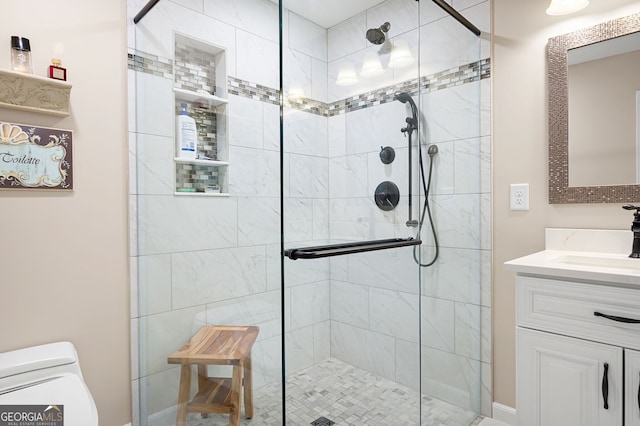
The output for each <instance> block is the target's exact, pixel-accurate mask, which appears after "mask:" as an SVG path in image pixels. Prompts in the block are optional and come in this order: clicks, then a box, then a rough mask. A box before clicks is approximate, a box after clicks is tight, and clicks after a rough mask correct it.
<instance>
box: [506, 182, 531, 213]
mask: <svg viewBox="0 0 640 426" xmlns="http://www.w3.org/2000/svg"><path fill="white" fill-rule="evenodd" d="M509 207H510V208H511V210H529V184H528V183H512V184H511V188H510V189H509Z"/></svg>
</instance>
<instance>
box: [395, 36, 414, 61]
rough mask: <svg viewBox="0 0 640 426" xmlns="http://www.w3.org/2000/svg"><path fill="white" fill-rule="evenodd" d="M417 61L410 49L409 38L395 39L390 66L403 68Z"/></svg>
mask: <svg viewBox="0 0 640 426" xmlns="http://www.w3.org/2000/svg"><path fill="white" fill-rule="evenodd" d="M414 62H415V58H414V57H413V55H412V54H411V50H410V49H409V43H408V42H407V40H404V39H398V40H394V41H393V49H392V50H391V58H390V59H389V66H390V67H391V68H403V67H408V66H409V65H411V64H413V63H414Z"/></svg>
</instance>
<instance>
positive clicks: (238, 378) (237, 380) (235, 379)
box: [176, 365, 242, 426]
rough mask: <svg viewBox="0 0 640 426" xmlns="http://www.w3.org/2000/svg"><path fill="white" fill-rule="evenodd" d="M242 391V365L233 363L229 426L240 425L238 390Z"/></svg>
mask: <svg viewBox="0 0 640 426" xmlns="http://www.w3.org/2000/svg"><path fill="white" fill-rule="evenodd" d="M241 391H242V365H234V366H233V373H232V376H231V395H230V398H231V414H230V415H229V426H239V425H240V392H241ZM176 426H177V425H176Z"/></svg>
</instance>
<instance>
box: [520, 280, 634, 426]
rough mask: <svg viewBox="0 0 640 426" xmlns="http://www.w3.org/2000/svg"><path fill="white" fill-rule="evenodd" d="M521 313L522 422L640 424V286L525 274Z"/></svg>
mask: <svg viewBox="0 0 640 426" xmlns="http://www.w3.org/2000/svg"><path fill="white" fill-rule="evenodd" d="M596 313H597V314H596ZM605 316H609V318H607V317H605ZM516 317H517V327H516V339H517V344H516V352H517V361H516V389H517V397H516V399H517V416H518V426H556V425H557V426H616V425H620V426H621V425H623V424H624V425H625V426H631V425H633V426H640V409H639V408H638V404H639V401H638V398H639V394H638V391H639V390H638V385H639V383H640V352H639V350H640V324H637V323H636V324H634V323H627V322H620V321H621V320H622V319H623V318H624V319H630V320H634V319H640V291H639V290H638V289H634V288H628V287H624V286H615V285H611V283H599V282H597V281H583V282H581V281H572V280H567V279H557V278H554V277H537V276H528V275H520V274H519V275H518V276H517V277H516ZM623 421H624V423H623Z"/></svg>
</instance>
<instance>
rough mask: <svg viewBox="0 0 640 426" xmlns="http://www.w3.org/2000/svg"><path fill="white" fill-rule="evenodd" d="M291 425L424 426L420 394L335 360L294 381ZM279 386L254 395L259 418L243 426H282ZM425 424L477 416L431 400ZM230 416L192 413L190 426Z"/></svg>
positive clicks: (474, 420) (468, 421) (459, 425)
mask: <svg viewBox="0 0 640 426" xmlns="http://www.w3.org/2000/svg"><path fill="white" fill-rule="evenodd" d="M287 381H288V387H287V407H288V408H287V409H288V411H287V426H309V425H311V424H312V422H314V421H316V420H318V419H319V418H321V417H324V418H326V419H329V420H331V421H332V422H335V425H336V426H347V425H353V426H414V425H417V424H418V421H417V418H418V406H417V404H416V403H415V401H417V398H418V392H417V391H415V390H412V389H410V388H407V387H405V386H402V385H400V384H398V383H395V382H393V381H391V380H388V379H384V378H381V377H379V376H376V375H375V374H372V373H368V372H366V371H364V370H361V369H359V368H356V367H353V366H352V365H349V364H346V363H344V362H342V361H339V360H337V359H333V358H330V359H328V360H326V361H324V362H322V363H320V364H318V365H315V366H313V367H309V368H307V369H305V370H302V371H300V372H298V373H296V374H293V375H292V376H290V377H289V378H288V379H287ZM280 396H281V389H280V385H279V383H274V384H271V385H267V386H264V387H262V388H259V389H256V390H255V391H254V403H253V405H254V417H253V419H250V420H249V419H245V418H244V411H243V412H242V414H241V416H240V419H241V422H240V424H241V425H243V426H249V425H251V426H275V425H281V424H282V420H281V418H282V407H281V403H280V400H281V398H280ZM422 410H423V425H425V426H470V425H477V424H478V423H480V421H481V420H482V418H481V417H479V416H477V414H475V413H472V412H470V411H466V410H464V409H462V408H460V407H456V406H455V405H452V404H449V403H447V402H444V401H440V400H438V399H435V398H431V397H428V396H425V395H423V396H422ZM228 424H229V416H227V415H215V414H211V415H209V417H208V418H202V417H201V416H200V414H197V413H195V414H194V413H192V414H189V426H227V425H228ZM321 424H322V423H321Z"/></svg>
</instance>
